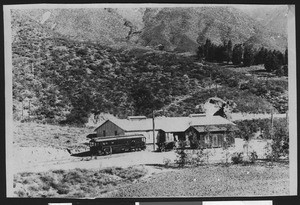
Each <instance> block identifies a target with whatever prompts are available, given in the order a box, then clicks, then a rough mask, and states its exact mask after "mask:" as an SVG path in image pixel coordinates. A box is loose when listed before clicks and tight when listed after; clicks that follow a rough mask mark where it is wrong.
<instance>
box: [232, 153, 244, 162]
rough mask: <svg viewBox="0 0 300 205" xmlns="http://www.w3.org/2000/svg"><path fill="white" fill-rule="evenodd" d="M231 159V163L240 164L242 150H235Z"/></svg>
mask: <svg viewBox="0 0 300 205" xmlns="http://www.w3.org/2000/svg"><path fill="white" fill-rule="evenodd" d="M231 161H232V163H233V164H240V163H242V162H243V152H235V153H233V154H232V156H231Z"/></svg>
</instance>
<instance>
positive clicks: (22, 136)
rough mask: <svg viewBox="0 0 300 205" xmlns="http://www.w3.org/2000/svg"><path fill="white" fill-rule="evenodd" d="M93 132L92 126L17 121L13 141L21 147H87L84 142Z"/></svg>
mask: <svg viewBox="0 0 300 205" xmlns="http://www.w3.org/2000/svg"><path fill="white" fill-rule="evenodd" d="M92 132H93V129H90V128H77V127H71V126H56V125H43V124H37V123H15V124H14V137H13V142H14V145H16V146H20V147H52V148H56V149H66V148H69V149H73V148H79V147H82V148H86V147H87V146H86V145H84V144H82V142H83V141H86V135H88V134H89V133H92Z"/></svg>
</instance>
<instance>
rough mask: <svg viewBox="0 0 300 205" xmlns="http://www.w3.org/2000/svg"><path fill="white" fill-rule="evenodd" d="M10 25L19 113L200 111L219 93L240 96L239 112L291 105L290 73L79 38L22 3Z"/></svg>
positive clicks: (33, 116)
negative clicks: (253, 71)
mask: <svg viewBox="0 0 300 205" xmlns="http://www.w3.org/2000/svg"><path fill="white" fill-rule="evenodd" d="M12 31H13V44H12V49H13V100H14V104H13V108H14V118H15V119H16V120H21V119H25V120H33V121H40V122H52V123H68V124H70V123H78V124H82V123H85V122H86V121H87V119H88V117H89V115H90V114H96V115H97V114H99V113H101V112H106V113H111V114H114V115H116V116H118V117H121V118H122V117H127V116H128V115H148V116H150V115H151V112H152V109H156V110H160V109H163V110H162V113H157V114H158V115H161V114H164V115H166V116H182V115H188V114H191V113H195V112H201V111H202V109H201V106H200V107H199V104H201V103H204V101H205V100H206V99H207V98H209V97H212V96H215V95H218V96H219V97H222V98H224V99H228V100H234V101H235V103H236V104H237V107H236V108H235V110H234V112H247V113H264V112H270V111H271V110H274V111H275V112H285V111H286V109H287V98H281V96H282V95H283V94H284V93H285V92H286V90H287V81H282V80H280V81H273V80H268V81H266V80H259V79H256V78H255V77H251V76H245V75H244V74H242V73H239V72H236V71H231V70H229V69H227V68H224V67H220V66H218V65H215V64H211V65H210V64H209V65H201V64H198V63H197V62H196V61H195V59H194V58H193V57H191V56H184V55H178V54H175V53H169V52H165V51H152V50H151V49H144V50H142V48H141V49H140V50H137V51H136V52H132V50H131V51H130V52H128V50H126V49H125V50H118V49H112V48H109V47H106V46H102V45H99V44H96V43H91V42H90V43H88V42H80V41H73V40H70V39H68V38H65V36H62V35H61V34H58V33H57V32H54V31H53V30H52V29H49V28H48V26H46V25H44V24H41V23H39V22H38V21H34V20H32V18H29V17H28V16H26V15H23V14H20V13H19V12H18V11H14V12H13V13H12ZM141 51H143V52H141ZM207 83H210V87H211V89H207V87H208V84H207ZM216 84H218V87H219V89H218V91H217V92H216V91H215V89H214V87H215V85H216ZM277 98H278V99H277ZM178 99H179V101H178ZM180 99H181V100H180ZM174 101H177V102H178V103H175V104H174V103H173V102H174ZM168 105H171V106H168Z"/></svg>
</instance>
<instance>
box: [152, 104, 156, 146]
mask: <svg viewBox="0 0 300 205" xmlns="http://www.w3.org/2000/svg"><path fill="white" fill-rule="evenodd" d="M152 126H153V151H155V122H154V110H152Z"/></svg>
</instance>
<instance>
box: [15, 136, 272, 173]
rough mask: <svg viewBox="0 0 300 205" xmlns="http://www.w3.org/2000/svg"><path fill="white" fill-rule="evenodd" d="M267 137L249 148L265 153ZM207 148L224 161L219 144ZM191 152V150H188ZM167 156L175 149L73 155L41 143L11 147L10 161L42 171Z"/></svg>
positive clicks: (153, 161)
mask: <svg viewBox="0 0 300 205" xmlns="http://www.w3.org/2000/svg"><path fill="white" fill-rule="evenodd" d="M266 143H267V142H266V141H253V142H252V143H250V148H249V151H251V150H252V149H254V150H255V151H256V152H257V153H258V155H259V156H263V154H264V146H265V145H266ZM243 145H244V141H243V140H242V139H238V138H237V139H236V142H235V147H231V148H230V149H229V150H228V151H229V152H230V153H231V154H232V153H233V152H242V151H243ZM205 151H207V152H209V155H210V156H209V163H216V162H224V161H225V160H226V159H225V157H224V156H225V154H224V152H225V151H224V150H223V149H222V148H216V149H207V150H205ZM187 153H190V154H192V150H190V151H187ZM166 159H168V160H169V161H171V162H174V160H175V159H176V153H175V152H174V151H169V152H152V151H149V150H146V151H139V152H127V153H119V154H113V155H109V156H97V157H90V156H88V157H74V156H71V155H70V154H69V153H68V152H67V151H66V150H58V149H55V148H43V147H39V148H37V147H18V148H16V149H14V155H13V162H14V166H13V167H14V168H13V171H14V172H25V171H28V172H43V171H48V170H56V169H64V170H68V169H75V168H81V169H101V168H105V167H112V166H119V167H128V166H134V165H157V164H161V165H162V164H164V161H165V160H166Z"/></svg>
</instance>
